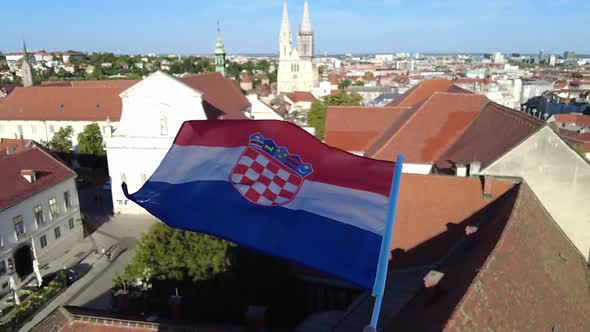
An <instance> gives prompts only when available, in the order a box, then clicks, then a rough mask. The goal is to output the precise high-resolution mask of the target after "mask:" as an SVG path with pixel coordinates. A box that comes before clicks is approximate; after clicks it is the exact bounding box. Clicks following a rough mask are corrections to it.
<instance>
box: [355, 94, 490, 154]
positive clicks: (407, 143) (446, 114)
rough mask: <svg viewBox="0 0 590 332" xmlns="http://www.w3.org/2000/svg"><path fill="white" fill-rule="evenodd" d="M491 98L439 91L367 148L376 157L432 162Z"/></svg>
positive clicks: (391, 126)
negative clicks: (402, 157) (401, 155)
mask: <svg viewBox="0 0 590 332" xmlns="http://www.w3.org/2000/svg"><path fill="white" fill-rule="evenodd" d="M488 102H489V100H488V99H487V98H486V97H485V96H483V95H476V94H458V93H442V92H435V93H434V94H433V95H432V96H430V97H429V98H428V99H426V100H424V101H422V102H421V103H419V104H417V105H416V106H414V107H413V108H412V109H409V110H407V111H406V112H405V113H404V114H403V115H402V116H400V117H399V118H398V119H397V120H396V121H395V122H394V123H393V124H391V125H390V126H389V127H388V128H387V129H386V130H385V131H384V132H383V134H382V135H381V136H380V137H379V138H378V139H377V140H375V141H374V142H373V143H372V144H371V145H370V147H369V148H368V149H367V150H366V153H365V155H366V156H369V157H371V158H375V159H382V160H394V158H395V156H396V155H398V154H403V155H404V156H405V159H406V161H407V163H415V164H432V163H434V162H435V161H436V160H438V158H439V157H440V155H441V154H442V153H444V152H445V150H447V148H448V147H449V146H450V145H451V144H453V143H454V142H455V141H456V140H457V139H458V138H459V137H460V136H461V134H463V132H464V131H465V129H466V128H467V127H468V126H469V125H470V124H471V122H472V121H473V120H474V119H475V118H476V117H477V116H478V114H479V112H480V111H481V110H482V109H483V108H484V106H485V105H486V104H487V103H488Z"/></svg>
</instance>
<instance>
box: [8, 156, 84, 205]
mask: <svg viewBox="0 0 590 332" xmlns="http://www.w3.org/2000/svg"><path fill="white" fill-rule="evenodd" d="M0 169H1V170H2V172H0V183H2V188H3V189H2V190H0V210H4V209H6V208H8V207H10V206H12V205H14V204H16V203H19V202H21V201H24V200H25V199H27V198H29V197H31V196H33V195H34V194H37V193H39V192H42V191H44V190H46V189H49V188H51V187H53V186H54V185H56V184H58V183H60V182H63V181H65V180H67V179H70V178H72V177H75V176H76V173H74V171H72V170H71V169H70V168H68V167H67V166H66V165H65V164H64V163H62V162H61V161H59V160H58V159H56V158H55V157H53V156H52V155H51V154H49V152H47V151H45V150H44V149H43V148H40V147H32V148H30V149H27V150H24V151H20V152H16V153H14V154H10V155H8V156H5V157H2V158H0ZM22 170H33V171H35V172H36V178H37V180H36V181H33V182H32V183H31V182H29V181H27V180H26V179H25V178H24V177H23V176H22V175H21V171H22Z"/></svg>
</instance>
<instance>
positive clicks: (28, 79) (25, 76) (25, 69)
mask: <svg viewBox="0 0 590 332" xmlns="http://www.w3.org/2000/svg"><path fill="white" fill-rule="evenodd" d="M21 78H22V82H23V86H24V87H29V86H33V83H34V81H33V68H32V67H31V60H30V59H29V51H28V50H27V44H25V41H24V39H23V65H22V67H21Z"/></svg>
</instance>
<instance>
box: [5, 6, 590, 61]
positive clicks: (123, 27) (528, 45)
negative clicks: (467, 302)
mask: <svg viewBox="0 0 590 332" xmlns="http://www.w3.org/2000/svg"><path fill="white" fill-rule="evenodd" d="M303 3H304V1H303V0H288V6H289V16H290V20H291V29H292V30H293V33H294V42H295V41H296V39H295V31H296V30H297V28H298V26H299V24H300V22H301V17H302V15H303ZM282 5H283V1H282V0H218V1H214V0H207V1H203V0H165V1H162V0H100V1H90V0H59V1H46V0H44V1H41V0H27V1H12V2H10V4H5V5H3V6H2V9H1V11H2V15H1V17H0V22H1V24H2V26H4V27H5V28H4V29H3V31H4V34H3V36H2V38H1V39H0V51H2V52H5V53H7V52H11V51H17V50H21V49H22V39H23V37H24V38H25V39H26V42H27V45H28V46H29V49H30V50H38V49H45V50H46V51H63V50H68V49H73V50H80V51H84V52H99V51H102V52H115V53H142V54H146V53H158V54H210V53H212V52H213V50H214V47H215V40H216V37H217V31H216V29H217V21H218V20H219V21H220V24H221V34H222V38H223V40H224V42H225V45H226V51H227V52H228V53H229V54H261V53H269V54H275V53H278V48H279V46H278V43H279V40H278V39H279V28H280V24H281V17H282ZM309 6H310V16H311V23H312V26H313V29H314V32H315V36H316V40H315V45H316V52H317V53H318V54H324V53H328V54H343V53H353V54H367V53H394V52H412V53H415V52H418V53H462V52H463V53H483V52H486V53H487V52H494V51H498V52H505V53H513V52H516V53H538V52H539V50H544V51H545V52H546V53H559V54H561V53H563V52H564V51H566V50H573V51H576V52H577V53H585V54H590V25H589V21H588V17H589V14H588V13H590V1H589V0H310V1H309ZM6 27H10V28H8V29H7V28H6ZM6 32H9V33H6Z"/></svg>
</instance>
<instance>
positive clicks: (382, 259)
mask: <svg viewBox="0 0 590 332" xmlns="http://www.w3.org/2000/svg"><path fill="white" fill-rule="evenodd" d="M403 165H404V156H403V155H401V154H400V155H398V156H397V160H396V161H395V170H394V174H393V179H392V182H391V189H390V192H389V203H388V206H387V216H386V219H385V229H384V230H383V239H382V240H381V252H380V253H379V263H378V264H377V275H376V277H375V285H374V286H373V296H374V297H375V306H374V307H373V316H372V317H371V325H370V326H371V327H373V329H375V330H376V329H377V322H378V321H379V313H380V312H381V303H382V301H383V293H384V292H385V282H386V280H387V265H388V264H389V252H390V250H391V239H392V237H393V224H394V221H395V212H396V208H397V200H398V196H399V187H400V182H401V177H402V168H403Z"/></svg>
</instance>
